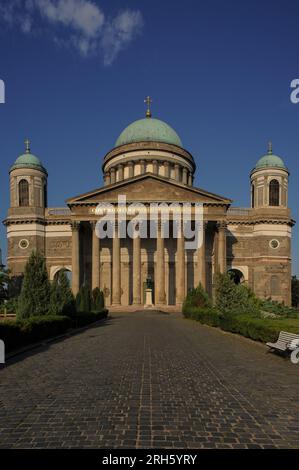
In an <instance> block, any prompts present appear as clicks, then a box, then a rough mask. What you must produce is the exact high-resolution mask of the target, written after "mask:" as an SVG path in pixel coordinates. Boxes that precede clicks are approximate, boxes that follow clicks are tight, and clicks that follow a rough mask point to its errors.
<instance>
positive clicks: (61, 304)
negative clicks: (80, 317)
mask: <svg viewBox="0 0 299 470" xmlns="http://www.w3.org/2000/svg"><path fill="white" fill-rule="evenodd" d="M75 310H76V305H75V299H74V296H73V294H72V291H71V289H70V285H69V280H68V278H67V276H66V273H65V271H64V270H61V271H59V272H58V274H57V275H56V277H55V279H54V281H53V282H52V285H51V300H50V308H49V313H51V315H69V316H71V315H73V314H74V313H75Z"/></svg>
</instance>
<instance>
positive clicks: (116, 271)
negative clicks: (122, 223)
mask: <svg viewBox="0 0 299 470" xmlns="http://www.w3.org/2000/svg"><path fill="white" fill-rule="evenodd" d="M120 283H121V272H120V238H119V236H118V222H117V221H115V225H114V234H113V239H112V305H120V301H121V286H120Z"/></svg>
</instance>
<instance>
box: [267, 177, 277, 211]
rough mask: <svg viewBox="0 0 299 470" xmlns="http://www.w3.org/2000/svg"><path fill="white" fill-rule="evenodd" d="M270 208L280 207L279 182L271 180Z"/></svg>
mask: <svg viewBox="0 0 299 470" xmlns="http://www.w3.org/2000/svg"><path fill="white" fill-rule="evenodd" d="M269 206H279V182H278V181H277V180H271V181H270V184H269Z"/></svg>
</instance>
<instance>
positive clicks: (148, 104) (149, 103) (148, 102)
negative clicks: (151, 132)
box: [144, 96, 153, 118]
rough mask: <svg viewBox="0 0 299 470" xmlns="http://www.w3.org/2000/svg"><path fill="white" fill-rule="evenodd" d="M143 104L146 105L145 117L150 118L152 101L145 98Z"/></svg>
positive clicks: (148, 97)
mask: <svg viewBox="0 0 299 470" xmlns="http://www.w3.org/2000/svg"><path fill="white" fill-rule="evenodd" d="M144 102H145V103H146V104H147V110H146V117H147V118H150V117H152V113H151V103H152V102H153V100H151V98H150V96H147V97H146V98H145V100H144Z"/></svg>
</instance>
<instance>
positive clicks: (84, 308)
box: [76, 283, 91, 312]
mask: <svg viewBox="0 0 299 470" xmlns="http://www.w3.org/2000/svg"><path fill="white" fill-rule="evenodd" d="M76 309H77V311H78V312H90V311H91V292H90V287H89V286H88V284H86V283H84V284H82V286H81V287H80V290H79V292H78V294H77V296H76Z"/></svg>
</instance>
